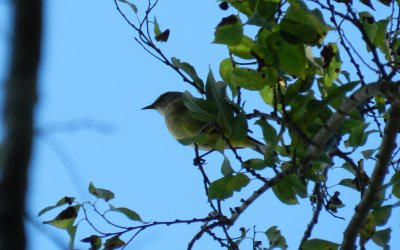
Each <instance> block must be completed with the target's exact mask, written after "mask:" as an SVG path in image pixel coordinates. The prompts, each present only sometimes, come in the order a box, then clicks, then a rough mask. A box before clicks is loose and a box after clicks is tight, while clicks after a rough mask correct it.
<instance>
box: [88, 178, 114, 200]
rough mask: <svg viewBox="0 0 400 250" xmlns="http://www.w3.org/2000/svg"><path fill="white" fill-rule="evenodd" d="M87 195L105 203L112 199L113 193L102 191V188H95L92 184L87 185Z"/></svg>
mask: <svg viewBox="0 0 400 250" xmlns="http://www.w3.org/2000/svg"><path fill="white" fill-rule="evenodd" d="M89 193H91V194H92V195H94V196H96V197H97V198H98V199H103V200H105V201H109V200H111V199H114V197H115V196H114V193H113V192H111V191H110V190H107V189H103V188H96V187H95V186H94V185H93V183H92V182H90V184H89Z"/></svg>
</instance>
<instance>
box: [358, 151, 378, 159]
mask: <svg viewBox="0 0 400 250" xmlns="http://www.w3.org/2000/svg"><path fill="white" fill-rule="evenodd" d="M377 150H378V149H368V150H364V151H361V154H362V155H363V156H364V159H366V160H368V159H370V158H371V157H372V155H373V154H374V153H375V152H376V151H377Z"/></svg>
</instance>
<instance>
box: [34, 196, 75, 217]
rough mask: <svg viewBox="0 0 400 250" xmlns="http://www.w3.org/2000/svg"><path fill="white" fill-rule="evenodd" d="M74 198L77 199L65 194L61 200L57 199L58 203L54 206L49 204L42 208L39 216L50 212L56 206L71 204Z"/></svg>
mask: <svg viewBox="0 0 400 250" xmlns="http://www.w3.org/2000/svg"><path fill="white" fill-rule="evenodd" d="M74 200H75V197H68V196H65V197H64V198H62V199H60V200H59V201H57V203H56V204H55V205H54V206H48V207H45V208H43V209H42V210H40V212H39V213H38V215H37V216H41V215H43V214H44V213H46V212H48V211H50V210H53V209H54V208H57V207H60V206H63V205H65V204H68V205H71V204H72V203H73V202H74Z"/></svg>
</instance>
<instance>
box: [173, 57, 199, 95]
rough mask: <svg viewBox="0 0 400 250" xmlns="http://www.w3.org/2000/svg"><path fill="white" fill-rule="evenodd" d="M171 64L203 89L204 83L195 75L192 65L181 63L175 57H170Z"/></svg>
mask: <svg viewBox="0 0 400 250" xmlns="http://www.w3.org/2000/svg"><path fill="white" fill-rule="evenodd" d="M171 62H172V64H173V65H174V66H176V67H178V68H179V69H181V70H183V71H184V72H185V73H186V74H188V75H189V76H190V77H191V78H192V79H193V81H194V82H195V83H196V85H197V86H198V87H199V88H201V89H204V82H203V80H201V78H200V77H199V76H198V75H197V72H196V69H195V68H194V67H193V66H192V65H190V64H189V63H187V62H181V61H180V60H179V59H177V58H176V57H172V58H171Z"/></svg>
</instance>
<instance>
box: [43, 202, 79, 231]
mask: <svg viewBox="0 0 400 250" xmlns="http://www.w3.org/2000/svg"><path fill="white" fill-rule="evenodd" d="M80 207H81V206H80V205H76V206H69V207H67V208H66V209H64V210H63V211H62V212H61V213H59V214H58V215H57V216H56V217H55V218H54V219H53V220H49V221H45V222H43V223H44V224H49V225H52V226H54V227H58V228H61V229H66V230H68V229H69V228H70V227H71V226H72V225H73V224H74V221H75V219H76V217H77V216H78V212H79V209H80Z"/></svg>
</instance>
